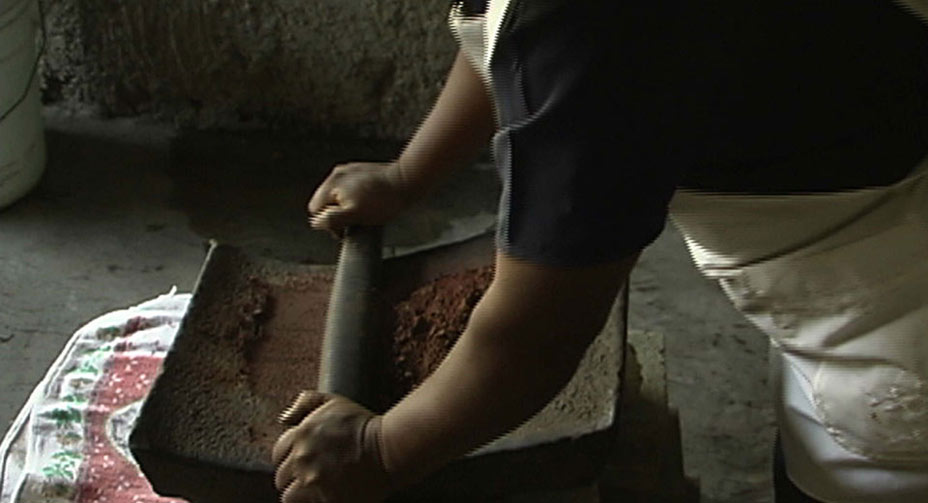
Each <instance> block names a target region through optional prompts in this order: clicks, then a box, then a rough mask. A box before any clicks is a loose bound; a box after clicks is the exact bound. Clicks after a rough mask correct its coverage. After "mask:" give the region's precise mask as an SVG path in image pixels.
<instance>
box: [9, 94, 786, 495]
mask: <svg viewBox="0 0 928 503" xmlns="http://www.w3.org/2000/svg"><path fill="white" fill-rule="evenodd" d="M45 116H46V129H47V141H48V152H49V161H48V167H47V172H46V175H45V177H44V179H43V180H42V182H41V184H40V185H39V187H37V188H36V190H35V191H33V192H32V193H31V194H30V195H29V196H28V197H26V198H25V199H23V200H21V201H20V202H18V203H16V204H15V205H13V206H11V207H9V208H7V209H5V210H3V211H0V236H2V239H0V429H2V430H3V431H6V429H7V428H8V427H9V425H10V424H11V422H12V420H13V418H14V416H15V415H16V413H17V412H18V411H19V409H20V408H21V407H22V405H23V403H24V402H25V400H26V399H27V397H28V395H29V393H30V392H31V391H32V389H33V388H34V387H35V385H36V384H37V383H38V381H39V380H40V379H41V378H42V376H43V375H44V373H45V371H46V369H47V367H48V366H49V365H50V364H51V362H52V361H53V359H54V358H55V357H56V356H57V354H58V353H59V352H60V351H61V349H62V347H63V345H64V343H65V342H66V341H67V339H68V338H69V337H70V336H71V334H72V333H73V332H74V331H75V330H76V329H77V328H79V326H80V325H82V324H83V323H85V322H87V321H89V320H90V319H92V318H94V317H96V316H97V315H100V314H102V313H105V312H108V311H111V310H115V309H119V308H122V307H126V306H129V305H132V304H136V303H138V302H140V301H142V300H145V299H148V298H152V297H154V296H156V295H158V294H161V293H164V292H167V291H168V290H170V288H171V287H172V286H177V288H178V289H179V291H182V292H188V291H191V290H192V288H193V286H194V282H195V280H196V277H197V274H198V272H199V270H200V267H201V265H202V263H203V259H204V256H205V250H206V247H205V246H206V242H207V240H208V239H211V238H212V239H217V240H220V241H223V242H227V243H231V244H235V245H237V246H240V247H242V248H244V249H245V250H246V251H247V252H249V253H253V254H256V255H260V256H268V257H274V258H279V259H283V260H291V261H301V262H305V263H333V262H334V261H335V256H336V255H335V254H336V251H337V248H336V244H335V242H334V241H333V240H332V239H331V238H329V237H328V235H326V234H324V233H320V232H311V231H310V230H309V229H308V226H307V224H306V223H305V211H304V205H305V201H306V200H307V199H308V197H309V196H310V195H311V194H312V191H313V189H314V188H315V187H316V185H317V184H318V183H319V182H320V181H321V180H322V179H323V178H324V177H325V175H326V173H327V172H328V170H329V169H330V168H331V167H332V165H334V164H335V163H338V162H344V161H349V160H384V159H388V158H391V157H392V156H394V155H395V154H396V152H398V149H399V148H401V147H402V145H380V144H373V143H370V142H357V141H331V140H329V141H319V140H316V141H309V140H304V141H300V142H293V141H287V140H284V139H280V138H276V137H274V136H272V135H267V134H263V133H260V132H251V133H247V134H244V133H243V134H216V133H213V134H204V133H189V134H186V133H185V134H179V135H178V134H174V133H173V132H172V131H171V130H170V129H168V128H165V127H164V126H160V125H154V124H144V123H140V122H138V121H136V120H113V121H99V120H91V119H83V118H77V117H66V116H63V115H61V114H59V113H58V112H57V111H56V110H54V109H46V111H45ZM495 176H496V175H495V173H494V172H493V171H492V169H491V168H490V167H489V166H486V165H481V166H476V167H475V168H473V169H469V170H465V171H463V172H462V173H460V174H457V175H456V176H454V177H453V178H451V179H450V180H449V181H448V183H446V184H445V185H444V186H443V187H442V188H441V189H440V190H439V191H438V192H437V193H436V194H434V196H433V197H432V198H431V199H429V200H428V201H426V202H424V203H423V204H421V205H419V206H418V207H417V208H415V209H414V210H412V211H410V212H408V213H407V214H406V215H405V216H404V217H402V218H401V219H400V220H399V221H397V222H395V223H394V224H393V225H391V226H390V227H388V229H387V231H386V235H385V242H386V244H387V245H389V246H394V247H397V248H415V247H417V246H422V245H428V244H429V243H431V242H434V241H436V240H444V239H447V238H449V237H454V236H456V235H461V234H462V233H463V234H469V233H476V232H479V231H481V230H483V229H486V228H487V227H488V226H490V225H492V223H493V215H494V212H495V209H496V203H497V195H498V186H497V182H496V178H495ZM629 323H630V327H631V328H634V329H640V330H646V331H651V332H658V333H660V334H662V335H663V336H664V338H665V343H666V348H667V355H666V359H667V373H668V381H669V395H670V402H671V405H672V406H674V407H676V408H678V409H679V412H680V416H681V421H682V435H683V451H684V464H685V469H686V473H687V475H689V476H692V477H698V478H699V479H700V484H701V486H702V501H704V502H708V503H716V502H739V503H749V502H758V503H760V502H769V501H771V497H770V474H769V463H770V459H769V458H770V456H769V454H770V448H771V447H770V446H771V443H772V438H773V426H774V416H773V412H772V409H771V405H770V400H769V396H768V392H767V379H766V377H767V374H766V350H767V342H766V339H765V338H764V336H763V335H762V334H761V333H760V332H758V331H757V330H756V329H754V328H753V326H751V325H749V324H748V323H747V322H746V321H745V320H743V319H742V318H741V317H740V315H739V314H738V313H737V312H735V311H734V309H733V308H732V307H731V306H730V304H729V303H728V301H727V299H726V298H725V297H724V296H723V294H722V292H721V290H719V289H718V287H716V286H715V284H713V283H711V282H709V281H707V280H705V279H704V278H702V277H701V276H700V275H699V273H698V272H697V271H696V270H695V268H694V267H693V265H692V263H691V262H690V258H689V256H688V254H687V252H686V250H685V248H684V246H683V241H682V239H681V237H680V235H679V234H678V233H677V232H676V231H675V229H674V228H673V227H672V226H670V225H668V227H667V228H666V230H665V232H664V233H663V234H662V235H661V236H660V238H658V240H657V241H656V242H655V243H654V244H653V245H652V246H651V247H649V248H648V249H647V250H646V251H645V253H644V254H643V256H642V258H641V261H640V263H639V265H638V267H637V268H636V269H635V271H634V272H633V274H632V289H631V306H630V322H629Z"/></svg>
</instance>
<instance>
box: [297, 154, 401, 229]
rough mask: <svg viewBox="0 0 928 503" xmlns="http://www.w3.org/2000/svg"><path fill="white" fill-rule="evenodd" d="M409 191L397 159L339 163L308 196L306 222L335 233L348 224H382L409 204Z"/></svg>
mask: <svg viewBox="0 0 928 503" xmlns="http://www.w3.org/2000/svg"><path fill="white" fill-rule="evenodd" d="M410 192H411V189H409V188H408V187H406V185H405V184H404V183H403V182H402V175H401V173H400V169H399V165H398V164H397V163H372V162H352V163H347V164H339V165H337V166H335V168H334V169H333V170H332V172H331V173H330V174H329V176H328V178H326V179H325V181H323V182H322V184H320V185H319V187H318V188H317V189H316V192H315V193H314V194H313V197H312V199H310V201H309V204H308V210H309V213H310V215H311V216H310V219H309V222H310V224H311V225H312V227H313V228H314V229H319V230H327V231H329V232H330V233H332V234H333V235H335V236H336V237H338V236H339V235H341V233H342V231H343V230H344V229H345V228H346V227H348V226H351V225H381V224H383V223H385V222H387V221H388V220H390V219H391V218H393V217H394V216H395V215H396V214H397V213H399V212H401V211H402V210H403V209H405V208H406V207H407V206H408V204H409V203H410V202H411V200H412V199H414V198H413V197H411V196H413V194H411V193H410Z"/></svg>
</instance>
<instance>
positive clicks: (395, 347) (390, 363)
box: [380, 265, 493, 406]
mask: <svg viewBox="0 0 928 503" xmlns="http://www.w3.org/2000/svg"><path fill="white" fill-rule="evenodd" d="M492 279H493V266H492V265H491V266H485V267H481V268H476V269H468V270H466V271H463V272H459V273H455V274H449V275H445V276H442V277H439V278H437V279H436V280H434V281H431V282H429V283H426V284H424V285H422V286H420V287H419V288H417V289H416V290H414V291H413V292H412V293H411V294H410V295H409V296H408V297H407V298H405V299H403V300H401V301H399V302H396V303H394V304H393V305H391V306H390V310H389V313H387V319H388V321H387V323H386V326H388V327H392V330H391V331H390V333H389V334H388V335H389V336H390V337H389V338H388V339H387V340H386V341H385V344H386V347H387V348H389V351H387V352H386V353H387V356H388V359H387V360H386V362H385V368H384V369H383V371H384V373H385V375H386V376H387V377H388V378H387V379H386V384H387V386H386V388H385V389H384V390H383V393H382V395H381V401H380V403H381V404H384V405H386V406H389V405H392V404H394V403H396V402H397V401H399V400H401V399H402V398H403V397H404V396H406V394H408V393H409V392H410V391H412V390H413V389H414V388H415V387H416V386H418V385H419V384H420V383H422V381H424V380H425V379H426V378H427V377H428V376H429V375H431V373H432V372H433V371H434V370H435V369H436V368H437V367H438V365H439V364H440V363H441V361H442V360H443V359H444V358H445V355H447V354H448V352H449V351H450V350H451V347H452V346H454V343H455V342H457V340H458V337H459V336H460V335H461V333H462V332H463V331H464V329H465V328H466V327H467V321H468V319H469V317H470V313H471V311H472V310H473V308H474V306H476V305H477V302H478V301H479V300H480V298H481V297H482V296H483V293H484V292H485V291H486V289H487V287H488V286H489V285H490V281H491V280H492Z"/></svg>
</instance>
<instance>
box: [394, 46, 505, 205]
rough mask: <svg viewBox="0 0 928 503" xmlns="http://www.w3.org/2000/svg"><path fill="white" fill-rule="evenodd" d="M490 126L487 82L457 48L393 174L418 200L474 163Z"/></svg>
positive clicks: (486, 138)
mask: <svg viewBox="0 0 928 503" xmlns="http://www.w3.org/2000/svg"><path fill="white" fill-rule="evenodd" d="M495 130H496V125H495V123H494V119H493V106H492V102H491V100H490V96H489V94H488V86H487V83H485V82H483V80H481V78H480V76H479V75H478V74H477V72H476V71H475V70H474V68H473V66H471V64H470V63H469V62H468V60H467V58H466V56H465V55H464V53H463V52H461V51H458V55H457V58H456V59H455V60H454V65H453V66H452V67H451V71H450V72H449V74H448V80H447V82H445V86H444V88H443V89H442V92H441V94H440V95H439V97H438V100H437V101H436V102H435V105H434V107H433V108H432V111H431V112H430V113H429V115H428V117H426V119H425V121H424V122H423V123H422V125H421V126H420V127H419V129H418V131H417V132H416V134H415V135H414V136H413V137H412V139H411V140H410V141H409V143H408V144H407V145H406V148H405V149H404V150H403V152H402V154H400V157H399V159H398V160H397V162H396V163H395V165H394V166H395V171H394V173H393V174H394V175H395V176H396V179H397V181H398V182H399V183H400V184H401V185H402V186H403V187H405V188H406V192H407V193H408V194H410V196H411V197H413V198H415V199H420V198H421V197H423V196H424V195H425V194H427V193H428V192H430V191H431V189H432V188H434V187H435V186H436V185H437V184H438V183H439V182H440V181H441V180H442V179H443V178H444V177H445V176H446V175H447V174H449V173H450V172H451V171H453V170H455V169H457V168H459V167H461V166H465V165H467V164H469V163H471V162H473V161H474V159H476V158H477V156H478V155H479V154H480V151H481V150H482V149H483V148H484V147H485V146H486V145H487V144H488V143H489V140H490V138H491V137H492V136H493V133H494V131H495Z"/></svg>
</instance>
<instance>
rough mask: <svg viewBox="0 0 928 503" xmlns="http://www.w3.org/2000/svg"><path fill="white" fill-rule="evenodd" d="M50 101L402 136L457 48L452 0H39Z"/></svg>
mask: <svg viewBox="0 0 928 503" xmlns="http://www.w3.org/2000/svg"><path fill="white" fill-rule="evenodd" d="M42 5H43V8H44V11H45V17H46V26H47V30H48V47H47V51H46V55H45V58H44V63H43V67H42V72H43V75H42V77H43V80H42V83H43V96H44V101H45V103H47V104H56V105H57V106H60V107H63V108H65V109H69V110H75V111H81V112H83V113H90V114H91V115H99V116H104V117H107V116H151V117H155V118H157V119H160V120H170V121H174V122H175V123H176V124H177V125H178V126H180V127H195V128H214V127H229V126H235V127H240V126H242V125H245V126H249V125H254V126H258V127H266V126H272V127H274V128H276V129H280V130H300V131H302V130H313V131H319V132H325V133H332V134H346V135H353V136H360V137H366V138H382V139H389V140H399V141H402V140H405V139H407V138H408V137H409V136H410V135H411V134H413V133H414V132H415V130H416V127H417V126H418V125H419V123H420V121H421V120H422V118H423V117H424V116H425V114H426V113H428V111H429V110H430V108H431V105H432V103H433V102H434V100H435V98H436V97H437V95H438V93H439V91H440V89H441V86H442V85H443V83H444V79H445V77H446V75H447V72H448V70H449V68H450V65H451V63H452V61H453V59H454V54H455V51H456V44H455V41H454V38H453V37H452V35H451V33H450V31H449V30H448V28H447V24H446V18H447V14H448V8H449V2H448V1H447V0H415V1H408V0H262V1H256V0H225V1H220V0H170V1H168V0H132V1H129V0H42Z"/></svg>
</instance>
